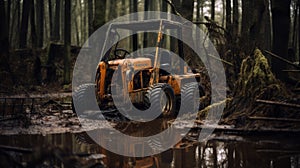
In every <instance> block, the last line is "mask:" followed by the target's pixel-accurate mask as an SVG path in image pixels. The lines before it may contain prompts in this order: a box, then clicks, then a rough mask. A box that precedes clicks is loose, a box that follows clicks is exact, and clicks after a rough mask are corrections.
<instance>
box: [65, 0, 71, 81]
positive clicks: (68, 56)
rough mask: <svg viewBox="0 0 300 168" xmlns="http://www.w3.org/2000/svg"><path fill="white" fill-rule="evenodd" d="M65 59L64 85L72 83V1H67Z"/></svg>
mask: <svg viewBox="0 0 300 168" xmlns="http://www.w3.org/2000/svg"><path fill="white" fill-rule="evenodd" d="M64 42H65V57H64V84H70V82H71V70H70V69H71V66H70V60H71V0H65V36H64Z"/></svg>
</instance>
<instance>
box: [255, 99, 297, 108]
mask: <svg viewBox="0 0 300 168" xmlns="http://www.w3.org/2000/svg"><path fill="white" fill-rule="evenodd" d="M256 102H257V103H262V104H269V105H277V106H285V107H291V108H300V105H298V104H292V103H286V102H279V101H271V100H261V99H257V100H256Z"/></svg>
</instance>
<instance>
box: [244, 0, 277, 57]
mask: <svg viewBox="0 0 300 168" xmlns="http://www.w3.org/2000/svg"><path fill="white" fill-rule="evenodd" d="M249 9H251V10H249ZM270 29H271V28H270V11H269V3H268V0H255V1H252V0H242V33H241V34H242V38H241V41H240V44H241V48H242V50H243V51H245V53H246V54H247V55H248V54H250V53H251V52H252V51H253V50H254V49H255V47H258V48H260V49H262V50H264V49H266V50H268V49H270V38H271V30H270Z"/></svg>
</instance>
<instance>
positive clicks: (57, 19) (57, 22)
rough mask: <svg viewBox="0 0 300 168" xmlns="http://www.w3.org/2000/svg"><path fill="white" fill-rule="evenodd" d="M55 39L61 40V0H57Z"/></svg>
mask: <svg viewBox="0 0 300 168" xmlns="http://www.w3.org/2000/svg"><path fill="white" fill-rule="evenodd" d="M53 35H54V38H53V40H54V41H59V40H60V0H56V1H55V25H54V33H53Z"/></svg>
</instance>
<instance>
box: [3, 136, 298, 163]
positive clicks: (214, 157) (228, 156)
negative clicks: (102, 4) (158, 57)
mask: <svg viewBox="0 0 300 168" xmlns="http://www.w3.org/2000/svg"><path fill="white" fill-rule="evenodd" d="M103 138H105V137H103ZM299 139H300V138H299V137H285V138H279V137H277V138H276V137H274V136H268V137H257V138H249V137H237V136H230V135H218V136H216V135H214V137H212V138H211V139H210V140H208V141H206V142H203V143H191V142H188V143H181V144H178V145H177V146H176V147H174V148H173V149H171V150H169V151H166V152H163V153H161V154H158V155H155V156H151V157H145V158H133V157H123V156H120V155H117V154H114V153H112V152H109V151H107V150H105V149H103V148H101V147H100V146H99V145H97V144H95V143H94V142H93V141H92V140H91V139H90V138H88V137H86V134H82V133H81V134H78V133H76V134H75V133H64V134H48V135H45V136H43V135H6V136H4V135H2V136H0V159H1V162H0V165H3V166H5V167H14V166H16V167H19V166H20V167H21V166H28V167H74V166H75V167H82V166H85V167H93V166H95V167H103V166H106V167H176V168H177V167H185V168H186V167H257V166H258V167H270V168H273V167H274V168H275V167H285V168H288V167H291V168H294V167H299V166H300V144H299Z"/></svg>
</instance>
